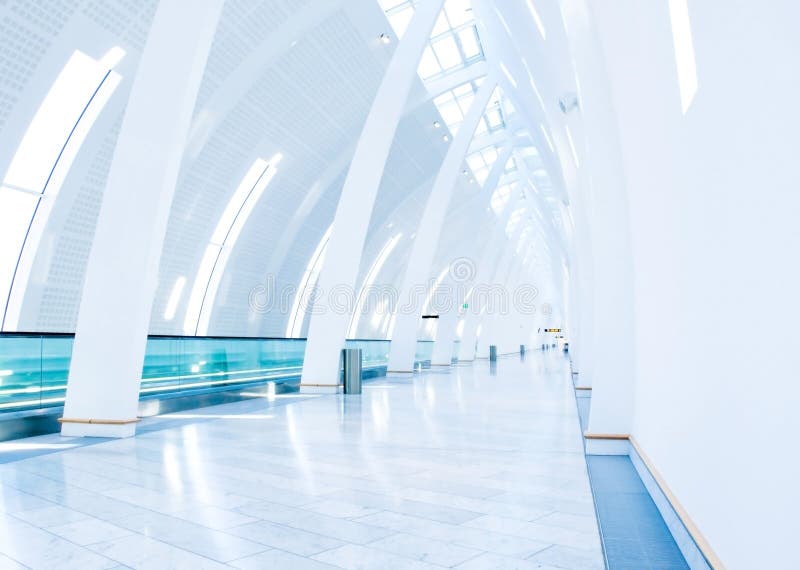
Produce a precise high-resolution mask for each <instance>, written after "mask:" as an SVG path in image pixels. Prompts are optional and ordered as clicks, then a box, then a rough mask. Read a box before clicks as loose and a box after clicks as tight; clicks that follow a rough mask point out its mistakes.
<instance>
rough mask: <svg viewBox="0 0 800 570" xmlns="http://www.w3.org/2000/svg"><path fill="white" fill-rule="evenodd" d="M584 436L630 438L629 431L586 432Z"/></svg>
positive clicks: (590, 437) (587, 437) (588, 437)
mask: <svg viewBox="0 0 800 570" xmlns="http://www.w3.org/2000/svg"><path fill="white" fill-rule="evenodd" d="M583 437H585V438H586V439H615V440H625V439H630V438H631V436H629V435H628V434H627V433H589V432H588V431H587V432H584V434H583Z"/></svg>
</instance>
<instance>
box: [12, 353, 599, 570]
mask: <svg viewBox="0 0 800 570" xmlns="http://www.w3.org/2000/svg"><path fill="white" fill-rule="evenodd" d="M139 427H140V429H139V434H138V435H137V437H135V438H128V439H124V440H104V441H101V442H98V443H93V444H92V445H79V446H76V447H70V446H63V450H59V451H57V452H53V453H49V454H46V455H37V456H32V457H27V458H25V459H19V460H14V461H10V462H8V463H3V464H0V567H9V568H16V567H18V566H19V565H20V564H21V565H22V567H31V568H55V567H57V568H59V569H61V568H67V569H69V568H79V569H81V570H82V569H83V568H111V567H115V566H120V565H122V566H124V567H130V568H223V567H238V568H310V569H321V568H327V567H339V568H379V569H380V570H385V569H391V568H403V569H405V568H412V569H413V568H441V567H463V568H523V569H524V568H547V567H549V566H553V567H562V566H563V567H564V568H570V567H585V568H594V567H602V563H603V562H602V561H603V559H602V552H601V550H600V546H599V535H598V531H597V525H596V522H595V518H594V506H593V502H592V497H591V493H590V489H589V485H588V477H587V469H586V461H585V458H584V456H583V449H582V437H581V430H580V425H579V422H578V417H577V410H576V407H575V403H574V392H573V390H571V388H570V377H569V368H568V363H567V361H566V360H565V359H564V358H563V357H562V356H561V355H560V354H535V355H530V356H528V357H526V359H525V361H520V360H518V359H513V358H506V359H501V361H500V362H498V364H497V367H496V371H495V372H494V373H493V372H492V371H491V369H490V367H489V365H488V363H487V362H480V361H478V362H476V363H475V364H473V365H471V366H458V367H452V368H450V369H447V370H441V371H439V370H437V371H423V372H421V373H418V374H415V375H414V376H413V377H409V378H400V379H381V380H378V381H375V382H368V383H366V384H365V389H364V393H363V394H361V395H360V396H349V395H330V396H318V397H314V398H306V397H299V398H291V399H285V400H283V401H281V402H271V401H269V400H267V399H255V400H250V401H247V402H236V403H231V404H222V405H219V406H212V407H208V408H203V409H202V410H190V411H187V412H184V413H178V414H169V415H167V416H163V417H160V418H150V419H147V420H145V421H143V422H142V424H141V425H140V426H139ZM50 437H51V439H53V438H55V439H58V438H57V436H50ZM60 449H61V448H60ZM83 545H86V546H83ZM225 564H228V566H225ZM570 565H572V566H570Z"/></svg>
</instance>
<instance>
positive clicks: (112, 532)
mask: <svg viewBox="0 0 800 570" xmlns="http://www.w3.org/2000/svg"><path fill="white" fill-rule="evenodd" d="M47 530H48V531H50V532H52V533H53V534H55V535H58V536H60V537H62V538H66V539H67V540H69V541H70V542H74V543H75V544H80V545H81V546H86V545H89V544H94V543H96V542H106V541H108V540H116V539H118V538H122V537H123V536H128V535H129V534H131V531H129V530H126V529H124V528H120V527H118V526H115V525H113V524H111V523H108V522H105V521H101V520H99V519H91V518H87V519H82V520H78V521H75V522H71V523H67V524H62V525H57V526H51V527H48V529H47Z"/></svg>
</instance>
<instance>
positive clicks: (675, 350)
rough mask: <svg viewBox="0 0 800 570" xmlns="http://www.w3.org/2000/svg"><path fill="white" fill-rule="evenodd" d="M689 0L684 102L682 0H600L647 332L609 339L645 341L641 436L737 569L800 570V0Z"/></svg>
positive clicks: (637, 302)
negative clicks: (679, 63) (799, 355)
mask: <svg viewBox="0 0 800 570" xmlns="http://www.w3.org/2000/svg"><path fill="white" fill-rule="evenodd" d="M566 3H567V2H565V4H566ZM688 4H689V12H690V20H691V28H692V32H693V39H694V50H695V54H696V62H697V76H698V90H697V94H696V97H695V98H694V101H693V102H692V104H691V106H690V107H689V108H688V110H687V112H686V114H685V115H684V114H683V113H682V109H681V99H680V95H679V90H678V82H677V74H676V63H675V55H674V51H673V40H672V32H671V27H670V18H669V11H668V2H667V0H658V1H655V0H654V1H652V2H641V1H639V0H624V1H623V0H618V1H615V2H597V3H595V2H592V3H591V8H592V10H593V11H594V17H595V24H596V30H597V32H598V36H599V38H600V43H601V47H602V52H603V54H604V56H605V62H606V70H607V72H608V85H609V87H610V89H611V95H612V101H613V107H614V108H615V110H616V115H617V121H618V133H619V137H620V139H619V140H620V142H621V149H622V160H623V164H622V166H623V169H624V174H625V180H624V183H625V187H626V189H627V193H628V205H629V211H628V212H624V211H620V212H619V216H620V219H623V218H624V217H625V215H626V214H629V218H630V222H629V224H630V235H631V244H632V257H633V268H634V293H633V298H632V299H631V302H632V303H633V308H634V329H633V332H632V333H631V335H629V336H628V337H627V338H626V337H623V338H610V339H608V342H609V343H612V342H613V343H616V342H622V343H629V344H630V345H631V347H632V349H633V350H634V351H635V353H636V361H635V388H634V391H633V394H634V418H633V424H632V430H631V431H632V434H633V436H634V437H635V438H636V439H637V440H638V441H639V443H640V444H641V447H642V448H643V450H644V451H645V452H646V453H647V455H648V456H649V457H650V458H651V460H652V461H653V463H654V464H655V466H656V467H657V468H658V470H659V471H660V472H661V474H662V475H663V477H664V479H665V480H666V482H667V484H668V485H669V486H670V488H671V489H672V491H673V492H674V493H675V495H676V496H677V498H678V500H679V501H680V502H681V503H682V505H683V506H684V507H685V508H686V510H687V511H688V513H689V515H690V516H691V517H692V519H693V520H694V522H695V523H696V524H697V526H698V527H699V529H700V530H701V532H702V533H703V534H704V535H705V537H706V538H707V539H708V541H709V543H710V544H711V546H712V547H713V549H714V551H715V552H716V554H717V555H718V556H719V557H720V558H721V559H722V561H723V562H724V563H725V565H726V566H727V567H728V568H731V569H737V568H741V569H752V568H797V567H799V566H800V551H798V549H797V547H796V545H795V539H794V538H795V537H794V534H795V532H794V531H795V530H796V529H797V528H798V526H797V513H798V511H800V490H798V485H797V476H798V475H799V474H800V460H799V459H798V456H797V451H796V450H797V445H796V443H795V442H796V438H795V437H794V434H793V433H791V429H792V428H793V422H791V420H792V419H793V414H792V412H793V409H794V408H795V407H796V402H797V401H798V396H799V395H800V393H799V392H800V390H798V383H797V382H796V380H795V378H794V375H795V368H794V366H793V365H792V361H791V356H792V355H793V354H794V353H795V352H796V350H797V343H798V333H797V330H798V329H797V326H798V320H800V319H799V317H800V310H799V309H800V302H798V299H797V296H796V292H797V291H798V290H800V269H798V263H797V260H796V252H797V251H799V250H800V224H798V219H797V218H798V214H799V213H800V192H798V190H800V170H799V169H798V166H797V163H798V150H800V144H798V138H797V137H798V132H799V131H800V110H798V102H800V72H799V71H798V70H799V69H800V66H798V62H797V59H798V54H799V53H800V35H798V34H797V22H798V21H800V5H798V4H797V3H794V2H789V1H780V0H778V1H771V2H757V1H755V0H752V1H735V2H722V1H699V0H689V2H688ZM565 17H568V15H567V11H565ZM566 24H567V28H569V26H570V22H569V21H568V20H567V22H566ZM580 79H581V83H582V84H583V79H584V77H581V78H580ZM585 79H586V81H587V82H589V81H592V80H593V78H592V77H585ZM585 87H586V85H584V88H585ZM583 112H584V113H590V112H595V113H603V112H607V110H606V111H604V110H603V109H591V108H590V106H588V105H587V106H585V107H584V109H583ZM588 124H589V121H588V120H587V126H588ZM587 134H589V135H591V133H587ZM595 134H598V133H595ZM587 141H588V143H589V144H590V145H591V144H592V141H591V136H589V138H588V139H587ZM595 148H596V147H595ZM591 150H592V149H591V148H590V149H589V151H590V152H591ZM618 206H619V207H620V208H622V207H624V204H619V205H618ZM595 261H596V262H598V261H599V260H595ZM596 267H597V265H596ZM599 349H602V347H599ZM593 405H594V406H595V407H597V405H598V402H593ZM592 413H593V414H595V413H598V410H597V409H594V410H593V411H592Z"/></svg>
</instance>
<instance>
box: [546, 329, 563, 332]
mask: <svg viewBox="0 0 800 570" xmlns="http://www.w3.org/2000/svg"><path fill="white" fill-rule="evenodd" d="M544 332H561V329H544Z"/></svg>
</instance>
